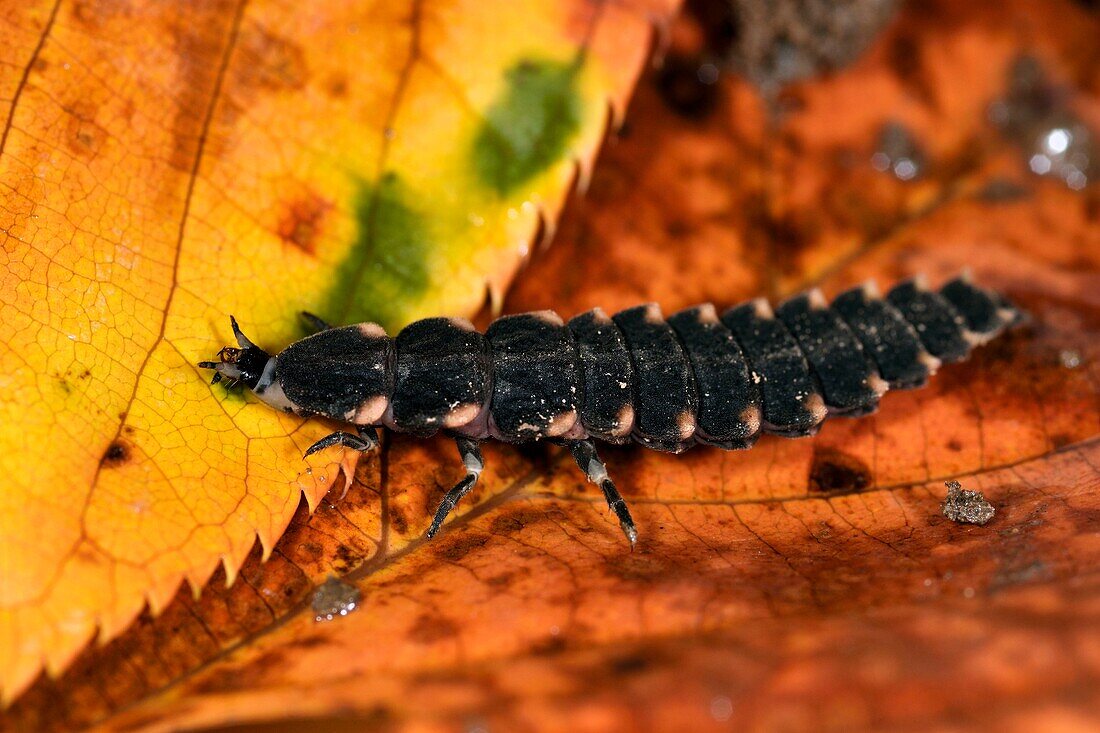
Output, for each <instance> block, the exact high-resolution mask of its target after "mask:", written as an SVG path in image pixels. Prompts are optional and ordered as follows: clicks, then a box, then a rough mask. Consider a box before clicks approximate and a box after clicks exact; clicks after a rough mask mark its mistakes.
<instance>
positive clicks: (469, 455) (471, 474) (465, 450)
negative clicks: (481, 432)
mask: <svg viewBox="0 0 1100 733" xmlns="http://www.w3.org/2000/svg"><path fill="white" fill-rule="evenodd" d="M455 445H457V446H458V454H459V455H460V456H462V462H463V463H464V464H465V465H466V478H464V479H462V480H461V481H459V482H458V484H457V485H456V486H455V487H454V488H453V489H451V490H450V491H448V492H447V494H446V496H444V497H443V501H441V502H439V508H438V509H436V510H435V518H434V519H432V526H431V527H428V539H431V538H432V537H434V536H435V533H436V532H438V531H439V527H440V526H441V525H442V524H443V520H444V519H446V518H447V515H448V514H450V513H451V512H452V511H453V510H454V508H455V504H457V503H458V502H459V501H461V500H462V497H464V496H466V494H468V493H469V492H470V489H472V488H474V484H476V483H477V479H478V476H480V475H481V469H482V468H484V467H485V462H484V461H483V460H482V458H481V447H480V444H479V443H478V441H476V440H471V439H470V438H463V437H458V436H456V437H455Z"/></svg>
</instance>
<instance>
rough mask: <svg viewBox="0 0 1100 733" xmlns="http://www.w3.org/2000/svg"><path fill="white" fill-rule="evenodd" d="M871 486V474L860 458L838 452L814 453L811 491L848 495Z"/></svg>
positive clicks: (824, 450) (811, 469)
mask: <svg viewBox="0 0 1100 733" xmlns="http://www.w3.org/2000/svg"><path fill="white" fill-rule="evenodd" d="M870 485H871V472H870V469H868V468H867V466H866V464H864V463H863V461H861V460H859V459H858V458H853V457H852V456H849V455H847V454H844V453H841V452H840V451H836V450H829V449H822V450H815V451H814V462H813V465H812V466H811V467H810V490H811V491H820V492H821V493H824V494H847V493H851V492H855V491H862V490H863V489H865V488H867V487H868V486H870Z"/></svg>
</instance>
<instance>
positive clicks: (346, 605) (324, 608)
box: [311, 575, 362, 621]
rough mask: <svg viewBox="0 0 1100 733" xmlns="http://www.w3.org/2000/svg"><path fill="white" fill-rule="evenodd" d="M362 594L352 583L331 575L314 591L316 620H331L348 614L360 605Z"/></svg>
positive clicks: (313, 604)
mask: <svg viewBox="0 0 1100 733" xmlns="http://www.w3.org/2000/svg"><path fill="white" fill-rule="evenodd" d="M361 597H362V594H361V593H360V592H359V589H358V588H356V587H355V586H354V585H352V584H351V583H345V582H344V581H342V580H340V579H339V578H335V577H333V576H331V575H330V576H329V577H328V579H327V580H325V582H324V583H322V584H321V585H320V586H319V587H318V588H317V590H316V591H314V593H313V601H312V604H311V605H312V607H313V613H314V616H313V618H314V620H316V621H331V620H332V619H334V618H336V617H337V616H347V615H348V614H349V613H351V612H352V611H354V610H355V609H356V608H358V607H359V599H360V598H361Z"/></svg>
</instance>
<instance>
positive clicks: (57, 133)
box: [0, 0, 672, 700]
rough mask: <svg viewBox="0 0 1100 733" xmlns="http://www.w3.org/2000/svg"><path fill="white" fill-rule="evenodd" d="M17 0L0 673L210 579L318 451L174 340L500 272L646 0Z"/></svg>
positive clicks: (205, 349)
mask: <svg viewBox="0 0 1100 733" xmlns="http://www.w3.org/2000/svg"><path fill="white" fill-rule="evenodd" d="M671 4H672V3H671V1H670V2H667V3H662V2H654V3H653V7H651V8H646V7H642V6H637V7H635V6H632V5H630V4H627V5H620V4H606V5H603V4H591V3H586V2H579V1H578V2H556V1H555V0H533V1H531V2H523V3H513V2H507V1H505V0H489V1H481V2H462V1H459V2H450V3H433V2H426V1H423V0H419V1H418V0H414V1H413V2H408V3H371V4H364V3H335V2H330V3H323V4H320V5H319V4H317V3H310V4H306V5H300V4H277V3H273V2H244V1H241V2H230V1H228V0H226V1H222V0H211V1H210V2H201V3H195V2H171V3H169V2H138V1H136V0H135V1H134V2H117V3H106V4H92V3H83V2H79V3H74V4H61V3H60V2H57V3H41V2H39V3H31V2H27V3H21V4H19V5H18V6H17V7H16V6H12V7H11V8H9V9H8V10H6V11H5V12H4V15H3V17H2V18H0V40H3V43H0V54H2V57H0V61H3V64H2V65H0V98H2V99H3V100H5V106H4V108H3V109H2V110H0V119H4V118H6V120H7V122H6V126H5V127H4V132H3V138H2V143H0V181H2V182H3V185H2V188H0V237H2V238H0V242H2V250H0V251H2V255H0V257H2V265H3V268H2V269H3V273H2V275H0V277H2V287H0V344H2V346H0V375H2V376H0V470H2V472H3V475H4V476H6V477H7V482H6V484H5V486H4V489H3V491H0V695H2V696H3V699H5V700H10V699H12V697H13V696H15V695H17V694H18V693H19V692H20V691H21V690H22V689H24V688H25V687H26V686H27V685H28V684H29V683H30V682H31V681H32V680H33V679H34V677H35V676H36V675H37V674H38V672H39V670H40V668H41V666H42V665H43V664H45V665H46V667H47V668H48V669H49V670H51V671H52V672H57V671H58V670H61V669H63V668H64V667H65V666H66V665H67V664H68V663H69V662H70V661H71V660H72V658H73V657H74V655H76V654H77V652H79V650H80V649H81V648H82V647H83V646H84V644H85V643H86V642H87V641H88V640H89V639H91V638H92V637H93V635H94V634H95V632H96V629H97V628H99V630H100V638H101V639H109V638H111V637H112V636H114V635H116V634H117V633H118V632H119V631H121V630H122V629H123V628H125V627H126V626H127V625H128V624H129V623H130V622H131V620H132V619H133V618H134V617H135V615H136V614H138V613H139V612H140V610H141V609H142V607H143V606H144V604H145V603H146V602H148V603H149V605H150V606H151V607H152V609H153V610H154V611H155V610H157V609H159V608H161V607H163V606H164V605H165V603H167V601H168V600H169V599H170V598H171V597H172V596H173V594H174V593H175V591H176V589H177V587H178V585H179V583H180V582H181V581H182V580H185V579H186V580H187V581H189V582H190V583H191V585H192V586H193V587H194V588H199V587H200V586H201V585H202V584H203V583H204V582H205V581H206V579H207V578H208V577H209V575H210V573H211V572H212V571H213V570H214V568H215V567H216V566H217V564H218V563H219V562H220V563H223V564H224V566H225V570H226V576H227V579H228V580H229V581H230V582H232V580H233V578H234V575H235V573H236V570H237V568H238V567H239V565H240V563H241V562H242V559H243V558H244V556H245V555H247V553H248V552H249V550H250V548H251V547H252V545H253V543H254V541H255V538H256V537H257V536H258V537H259V539H260V542H261V543H262V545H263V547H264V550H265V553H267V552H269V551H270V548H271V547H272V545H273V543H274V542H275V540H276V539H277V538H278V537H279V535H280V534H281V533H282V532H283V530H284V529H285V528H286V526H287V523H288V522H289V520H290V517H291V515H292V513H293V512H294V510H295V508H296V507H297V505H298V502H299V498H300V497H299V492H300V491H301V492H304V493H305V495H306V498H307V500H308V501H309V502H310V504H311V506H312V505H313V504H315V503H316V502H317V501H318V500H319V498H320V497H321V496H322V495H323V494H324V493H325V492H326V491H327V490H328V489H329V487H331V486H332V485H333V484H334V483H337V481H338V480H339V465H338V464H337V463H332V464H329V465H325V462H324V461H325V459H323V458H319V459H318V460H316V461H312V462H311V464H310V465H308V466H307V464H306V463H305V462H303V460H302V458H301V454H302V451H303V449H304V448H305V447H306V446H308V445H309V444H310V443H311V442H312V441H313V440H315V439H316V438H318V437H320V436H321V435H322V434H323V433H324V431H325V429H326V428H325V426H323V425H320V424H318V423H306V424H302V422H301V421H300V420H299V419H296V418H291V417H288V416H281V415H278V414H276V413H274V412H272V411H271V410H269V409H267V408H265V407H263V406H262V405H259V404H256V403H255V402H254V401H253V400H251V399H250V398H245V397H243V396H241V395H239V394H238V395H232V394H231V395H228V396H227V395H226V394H225V392H224V390H223V389H221V388H220V387H211V386H210V385H208V384H207V383H206V382H205V380H204V379H203V377H202V374H201V373H200V371H199V370H198V369H197V368H196V367H195V366H194V365H195V362H197V361H199V360H201V359H205V358H209V357H210V356H211V355H212V354H213V352H214V351H216V350H217V348H218V347H219V346H220V345H222V344H224V343H228V342H229V340H228V338H229V333H228V319H227V316H228V314H230V313H233V314H235V315H236V316H237V317H238V318H239V319H240V321H241V322H242V324H245V326H246V330H247V331H248V333H250V334H252V335H253V338H255V339H256V340H257V341H258V342H260V343H261V345H265V346H267V347H269V348H275V347H280V346H282V345H283V344H285V343H287V342H288V341H290V340H292V339H294V338H296V337H298V336H300V335H301V333H300V332H299V331H298V330H297V328H298V326H297V321H296V317H295V314H296V312H297V311H300V310H310V311H314V312H316V313H318V314H319V315H321V316H322V317H325V318H327V319H331V320H333V321H336V322H341V323H350V322H355V321H360V320H376V321H378V322H380V323H382V324H383V325H385V326H386V327H387V328H390V329H393V328H397V327H399V326H401V325H402V324H404V323H406V322H408V321H409V320H412V319H414V318H417V317H420V316H425V315H434V314H470V313H471V312H473V311H475V310H476V309H477V308H478V307H480V306H481V304H482V303H483V302H484V300H485V294H486V290H487V289H488V292H490V293H492V294H493V298H494V300H496V301H499V298H500V293H501V292H502V290H503V288H504V286H505V285H506V283H507V282H508V281H509V279H510V278H511V277H512V275H513V274H514V272H515V270H516V268H517V267H518V266H519V265H520V263H521V262H522V261H523V259H524V257H525V256H526V254H527V252H528V248H529V247H530V246H531V244H532V239H533V237H534V236H535V234H536V233H537V231H538V230H539V227H540V221H541V220H545V222H546V224H547V226H548V227H551V226H552V222H553V221H554V219H555V218H556V216H557V214H558V212H559V210H560V208H561V205H562V203H563V200H564V197H565V196H566V194H567V192H568V191H569V190H570V187H571V184H572V183H573V181H574V180H575V178H576V177H577V176H578V171H580V175H584V170H585V169H586V167H587V166H588V165H590V163H591V161H592V159H593V157H594V155H595V151H596V149H597V147H598V145H599V143H600V142H601V140H602V137H603V135H604V131H605V127H606V125H607V123H608V117H609V114H611V112H610V110H614V109H621V108H622V107H623V105H624V104H625V97H626V95H627V93H628V91H629V88H630V87H631V85H632V84H633V81H634V78H635V76H636V75H637V73H638V70H639V68H640V66H641V64H642V61H643V59H644V57H645V54H646V53H647V39H648V35H649V32H650V28H649V23H650V18H651V16H652V14H655V13H659V12H660V13H664V12H667V11H668V8H666V7H662V6H665V5H671Z"/></svg>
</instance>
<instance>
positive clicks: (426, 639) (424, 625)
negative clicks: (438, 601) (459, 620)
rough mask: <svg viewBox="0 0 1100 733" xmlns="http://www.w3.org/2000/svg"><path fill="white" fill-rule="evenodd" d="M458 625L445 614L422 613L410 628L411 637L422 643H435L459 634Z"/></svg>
mask: <svg viewBox="0 0 1100 733" xmlns="http://www.w3.org/2000/svg"><path fill="white" fill-rule="evenodd" d="M458 631H459V628H458V625H457V624H455V622H454V621H451V620H450V619H449V618H447V617H445V616H440V615H438V614H434V615H433V614H426V613H425V614H421V615H420V616H418V617H417V619H416V621H414V622H413V625H412V627H411V628H410V629H409V632H408V633H409V638H410V639H412V640H413V641H415V642H418V643H420V644H434V643H435V642H437V641H441V640H443V639H450V638H453V637H455V636H457V635H458Z"/></svg>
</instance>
